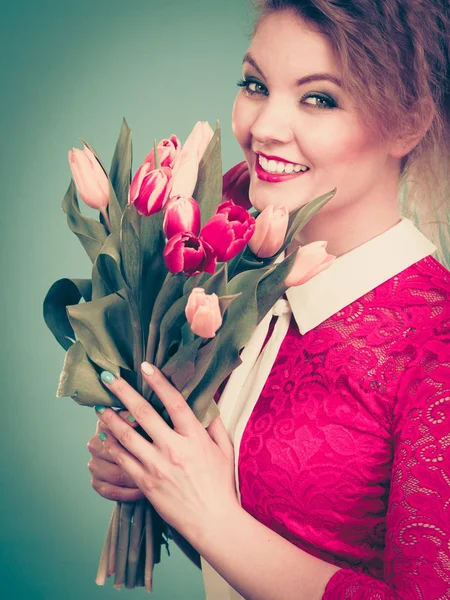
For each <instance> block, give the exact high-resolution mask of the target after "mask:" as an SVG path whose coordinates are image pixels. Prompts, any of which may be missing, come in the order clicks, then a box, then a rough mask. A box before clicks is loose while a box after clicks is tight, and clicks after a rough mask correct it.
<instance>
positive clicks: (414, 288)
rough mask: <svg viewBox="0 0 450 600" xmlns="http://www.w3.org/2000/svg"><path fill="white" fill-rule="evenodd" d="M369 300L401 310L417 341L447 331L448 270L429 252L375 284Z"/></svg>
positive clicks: (449, 310) (449, 318) (449, 327)
mask: <svg viewBox="0 0 450 600" xmlns="http://www.w3.org/2000/svg"><path fill="white" fill-rule="evenodd" d="M373 302H374V304H375V305H382V306H385V307H386V308H388V307H389V308H391V309H392V310H394V311H398V312H400V313H403V314H404V316H405V323H408V331H409V333H410V334H412V337H413V338H415V339H416V341H417V342H418V343H423V342H424V341H425V340H426V339H428V338H430V337H434V336H435V335H438V334H439V333H444V332H447V333H448V332H449V331H450V271H448V270H447V269H446V268H445V267H444V266H443V265H442V264H441V263H439V262H438V261H437V260H436V259H435V258H434V257H433V256H426V257H425V258H423V259H421V260H420V261H418V262H416V263H414V264H413V265H411V266H410V267H408V268H407V269H405V270H404V271H402V272H401V273H398V274H397V275H395V276H394V277H392V278H391V279H389V280H388V281H386V282H385V283H383V284H381V285H380V286H378V287H377V288H375V290H373ZM406 317H407V318H406ZM408 337H409V335H408Z"/></svg>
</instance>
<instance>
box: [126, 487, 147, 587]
mask: <svg viewBox="0 0 450 600" xmlns="http://www.w3.org/2000/svg"><path fill="white" fill-rule="evenodd" d="M146 502H147V500H146V498H143V499H142V500H139V501H138V502H137V503H136V508H135V509H134V515H133V523H132V524H131V529H130V545H129V549H128V557H127V571H126V578H125V586H126V587H127V588H135V587H136V577H137V569H138V562H139V558H140V553H141V551H142V548H141V547H142V541H143V539H144V535H145V503H146Z"/></svg>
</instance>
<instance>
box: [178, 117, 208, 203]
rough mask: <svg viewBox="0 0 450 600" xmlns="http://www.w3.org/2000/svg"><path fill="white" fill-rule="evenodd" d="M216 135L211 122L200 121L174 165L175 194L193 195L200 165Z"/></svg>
mask: <svg viewBox="0 0 450 600" xmlns="http://www.w3.org/2000/svg"><path fill="white" fill-rule="evenodd" d="M213 135H214V131H213V130H212V129H211V127H210V125H209V123H207V122H205V121H198V123H196V125H195V126H194V128H193V130H192V131H191V133H190V134H189V137H188V138H187V140H186V142H185V143H184V146H183V147H182V149H181V152H180V154H179V155H178V158H177V159H176V161H175V164H174V166H173V170H174V181H173V188H172V195H173V196H185V197H187V198H189V197H191V196H192V194H193V193H194V189H195V186H196V184H197V177H198V165H199V163H200V160H201V158H202V156H203V154H204V153H205V150H206V148H207V147H208V144H209V142H210V141H211V139H212V137H213Z"/></svg>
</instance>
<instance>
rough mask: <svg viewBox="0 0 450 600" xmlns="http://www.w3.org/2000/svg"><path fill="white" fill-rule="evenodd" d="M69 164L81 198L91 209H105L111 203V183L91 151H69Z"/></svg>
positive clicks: (85, 147) (86, 148)
mask: <svg viewBox="0 0 450 600" xmlns="http://www.w3.org/2000/svg"><path fill="white" fill-rule="evenodd" d="M69 164H70V169H71V171H72V175H73V179H74V181H75V185H76V186H77V189H78V193H79V194H80V198H81V199H82V200H83V202H85V203H86V204H87V205H88V206H90V207H91V208H94V209H96V210H102V209H105V208H106V207H107V206H108V202H109V181H108V177H107V175H106V173H105V171H104V170H103V169H102V167H101V165H100V163H99V162H98V160H97V159H96V158H95V156H94V154H93V153H92V151H91V150H89V148H88V147H87V146H86V145H85V146H84V148H83V150H79V149H78V148H73V149H72V150H69Z"/></svg>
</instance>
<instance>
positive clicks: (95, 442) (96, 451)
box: [87, 421, 114, 463]
mask: <svg viewBox="0 0 450 600" xmlns="http://www.w3.org/2000/svg"><path fill="white" fill-rule="evenodd" d="M101 431H103V432H104V433H106V434H108V433H111V431H110V430H109V428H108V427H107V426H106V425H105V424H104V423H102V422H101V421H98V423H97V427H96V430H95V435H93V436H92V437H91V439H90V440H89V441H88V443H87V447H88V450H89V452H90V453H91V455H92V457H93V458H101V459H102V460H107V461H108V462H111V463H113V462H114V459H113V458H112V457H111V455H110V454H109V452H108V450H107V449H106V448H105V447H104V445H103V444H102V442H101V440H100V439H99V437H98V434H99V433H100V432H101Z"/></svg>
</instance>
